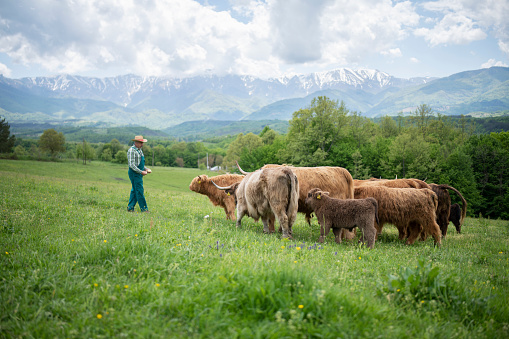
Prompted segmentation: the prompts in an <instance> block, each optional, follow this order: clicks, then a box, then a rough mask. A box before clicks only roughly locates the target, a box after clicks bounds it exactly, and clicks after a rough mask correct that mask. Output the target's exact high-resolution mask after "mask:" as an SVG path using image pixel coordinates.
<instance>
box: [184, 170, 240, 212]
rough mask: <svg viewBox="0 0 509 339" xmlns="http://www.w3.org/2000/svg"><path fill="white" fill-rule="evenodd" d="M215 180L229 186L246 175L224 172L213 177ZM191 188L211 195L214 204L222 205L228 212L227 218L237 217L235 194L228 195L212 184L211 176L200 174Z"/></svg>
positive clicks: (192, 182)
mask: <svg viewBox="0 0 509 339" xmlns="http://www.w3.org/2000/svg"><path fill="white" fill-rule="evenodd" d="M213 178H214V182H216V183H218V184H219V185H221V186H229V185H232V184H234V183H236V182H240V181H241V180H242V179H243V178H244V176H243V175H238V174H222V175H218V176H215V177H213ZM189 189H190V190H191V191H194V192H196V193H200V194H203V195H206V196H207V197H209V200H210V202H211V203H212V204H214V206H221V207H222V208H223V209H224V212H225V213H226V219H227V220H228V219H231V220H234V219H235V199H234V198H233V196H227V195H226V194H224V193H223V192H221V191H218V190H217V188H216V187H215V186H214V185H213V184H212V180H211V178H209V177H208V176H206V175H204V174H203V175H199V176H197V177H196V178H194V179H193V180H192V181H191V184H190V185H189Z"/></svg>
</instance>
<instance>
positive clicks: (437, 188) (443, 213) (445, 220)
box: [430, 184, 467, 238]
mask: <svg viewBox="0 0 509 339" xmlns="http://www.w3.org/2000/svg"><path fill="white" fill-rule="evenodd" d="M430 187H431V189H432V190H433V192H435V194H436V195H437V197H438V208H437V223H438V225H439V226H440V231H442V236H443V237H444V238H445V236H446V235H447V228H448V227H449V213H450V211H451V196H450V195H449V190H453V191H454V192H455V193H456V194H457V195H458V196H459V198H460V199H461V202H462V205H463V206H462V208H461V216H460V220H459V226H456V224H455V226H456V231H458V233H461V225H462V224H463V220H464V219H465V216H466V214H467V202H466V200H465V198H463V196H462V195H461V193H460V192H459V191H458V190H457V189H455V188H454V187H452V186H449V185H437V184H430Z"/></svg>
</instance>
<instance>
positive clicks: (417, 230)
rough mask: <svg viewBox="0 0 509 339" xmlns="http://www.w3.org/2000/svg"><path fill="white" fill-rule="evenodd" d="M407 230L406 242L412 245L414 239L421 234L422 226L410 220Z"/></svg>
mask: <svg viewBox="0 0 509 339" xmlns="http://www.w3.org/2000/svg"><path fill="white" fill-rule="evenodd" d="M407 230H408V239H407V241H406V244H407V245H412V244H413V243H414V242H415V240H416V239H417V238H418V237H419V235H420V234H421V231H422V227H421V225H419V223H416V222H411V223H409V224H408V227H407Z"/></svg>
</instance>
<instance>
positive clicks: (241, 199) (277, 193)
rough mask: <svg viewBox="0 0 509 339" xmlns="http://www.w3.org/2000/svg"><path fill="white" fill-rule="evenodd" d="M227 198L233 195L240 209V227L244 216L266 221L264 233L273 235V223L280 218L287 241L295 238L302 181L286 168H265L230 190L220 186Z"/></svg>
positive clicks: (228, 187) (238, 209)
mask: <svg viewBox="0 0 509 339" xmlns="http://www.w3.org/2000/svg"><path fill="white" fill-rule="evenodd" d="M212 183H213V184H214V185H215V186H216V187H217V188H218V189H220V190H224V191H225V194H226V195H233V196H234V198H235V204H236V207H237V227H241V220H242V218H243V217H244V215H247V216H250V217H251V218H253V219H255V220H258V219H259V218H261V219H262V222H263V231H264V232H266V233H269V232H270V231H271V229H270V228H269V221H270V219H271V218H274V216H275V217H276V218H277V220H278V222H279V225H280V226H281V229H282V232H283V238H291V237H292V233H293V232H292V225H293V223H294V222H295V219H296V217H297V209H298V198H299V181H298V179H297V177H296V175H295V174H294V173H293V172H292V171H291V170H290V169H289V168H285V167H281V168H265V169H260V170H257V171H255V172H251V173H248V174H246V176H245V177H244V179H242V181H240V182H237V183H234V184H232V185H230V186H227V187H223V186H218V185H217V184H215V183H214V181H212Z"/></svg>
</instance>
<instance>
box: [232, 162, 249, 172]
mask: <svg viewBox="0 0 509 339" xmlns="http://www.w3.org/2000/svg"><path fill="white" fill-rule="evenodd" d="M235 163H236V164H237V168H238V169H239V171H240V173H242V174H244V175H248V174H249V172H246V171H244V170H243V169H242V168H240V165H239V163H238V161H237V160H235Z"/></svg>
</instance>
